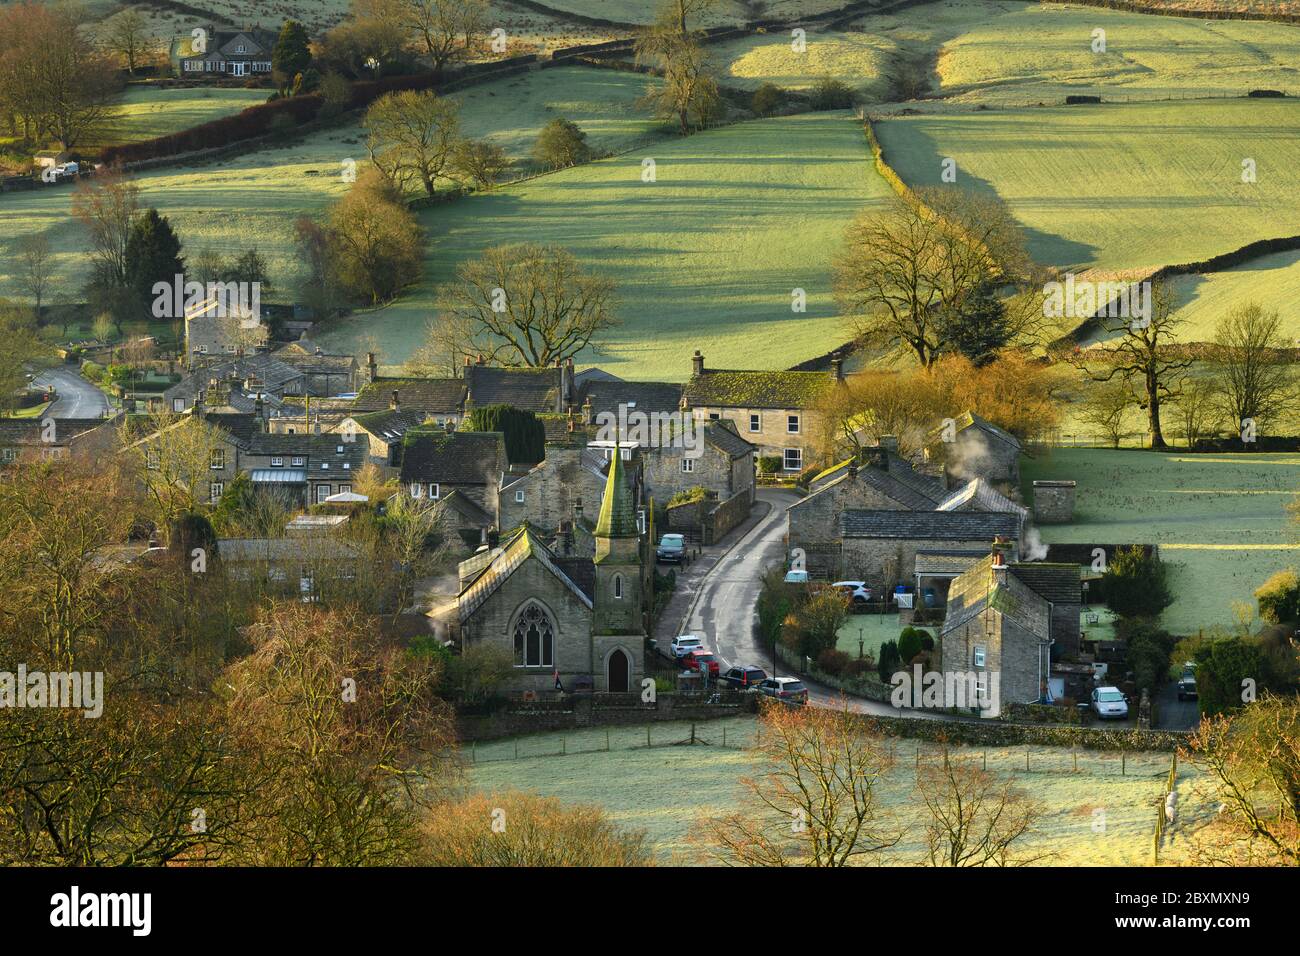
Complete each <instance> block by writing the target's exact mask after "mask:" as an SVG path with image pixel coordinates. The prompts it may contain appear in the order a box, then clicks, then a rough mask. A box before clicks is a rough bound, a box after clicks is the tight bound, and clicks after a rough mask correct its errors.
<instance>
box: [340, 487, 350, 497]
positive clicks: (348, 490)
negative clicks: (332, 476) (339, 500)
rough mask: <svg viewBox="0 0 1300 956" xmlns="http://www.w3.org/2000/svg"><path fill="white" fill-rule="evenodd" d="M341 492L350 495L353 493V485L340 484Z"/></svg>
mask: <svg viewBox="0 0 1300 956" xmlns="http://www.w3.org/2000/svg"><path fill="white" fill-rule="evenodd" d="M339 494H341V495H350V494H352V486H351V485H339Z"/></svg>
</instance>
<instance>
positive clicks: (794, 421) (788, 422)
mask: <svg viewBox="0 0 1300 956" xmlns="http://www.w3.org/2000/svg"><path fill="white" fill-rule="evenodd" d="M801 424H802V423H801V422H800V420H799V416H798V415H789V414H787V415H786V416H785V433H786V434H787V435H798V434H799V428H800V426H801ZM792 425H793V426H794V427H793V428H791V427H790V426H792Z"/></svg>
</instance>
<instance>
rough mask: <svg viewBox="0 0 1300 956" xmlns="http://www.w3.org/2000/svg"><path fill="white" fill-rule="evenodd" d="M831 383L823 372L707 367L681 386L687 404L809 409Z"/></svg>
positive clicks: (697, 405) (831, 380)
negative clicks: (700, 373)
mask: <svg viewBox="0 0 1300 956" xmlns="http://www.w3.org/2000/svg"><path fill="white" fill-rule="evenodd" d="M834 384H835V382H834V380H833V379H832V378H831V377H830V376H829V375H828V374H827V373H825V372H783V371H742V370H738V369H708V368H706V369H705V370H704V374H702V375H693V376H691V378H690V380H689V381H688V382H687V383H686V385H685V387H684V388H683V394H684V395H685V397H686V401H687V404H688V405H690V406H691V407H693V408H694V407H699V406H711V407H728V408H810V407H812V406H813V405H815V404H817V402H818V400H819V399H820V398H821V396H822V394H823V393H824V392H825V391H826V390H827V389H828V388H830V387H832V386H833V385H834Z"/></svg>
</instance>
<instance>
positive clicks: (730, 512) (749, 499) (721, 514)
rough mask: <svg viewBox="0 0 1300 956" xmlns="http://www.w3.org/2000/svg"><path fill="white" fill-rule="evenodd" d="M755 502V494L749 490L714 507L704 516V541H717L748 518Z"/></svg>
mask: <svg viewBox="0 0 1300 956" xmlns="http://www.w3.org/2000/svg"><path fill="white" fill-rule="evenodd" d="M753 504H754V500H753V495H752V494H751V493H750V492H748V491H741V492H737V493H736V494H734V495H732V496H731V497H730V498H728V499H727V500H726V501H724V502H722V504H720V505H718V506H717V507H716V508H714V509H713V510H712V511H711V512H709V513H708V514H707V515H706V516H705V518H704V543H705V544H714V543H716V542H717V541H719V540H720V539H721V538H722V536H723V535H725V534H726V533H727V532H728V531H730V530H731V529H732V528H734V527H736V526H737V525H739V524H740V523H741V522H742V521H744V520H745V519H746V518H748V517H749V509H750V508H751V507H753Z"/></svg>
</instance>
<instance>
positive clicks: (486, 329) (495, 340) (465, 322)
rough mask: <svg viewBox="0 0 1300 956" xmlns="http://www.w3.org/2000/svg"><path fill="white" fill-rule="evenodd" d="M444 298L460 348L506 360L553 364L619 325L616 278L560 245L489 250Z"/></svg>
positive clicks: (462, 269) (540, 365)
mask: <svg viewBox="0 0 1300 956" xmlns="http://www.w3.org/2000/svg"><path fill="white" fill-rule="evenodd" d="M444 299H445V301H447V302H448V308H447V313H448V321H450V322H451V323H453V325H454V326H455V327H456V328H457V329H459V330H460V331H459V333H458V335H456V336H453V338H454V339H455V340H456V341H457V342H460V343H462V344H461V345H460V346H459V347H463V348H466V349H467V350H468V348H469V347H471V346H470V343H472V348H473V349H474V350H475V351H476V352H477V353H478V354H481V355H485V356H487V357H489V358H491V359H494V360H496V361H499V362H502V363H504V364H506V365H524V366H527V367H529V368H545V367H546V366H549V365H554V364H555V363H556V362H559V361H562V360H564V359H568V358H572V357H573V356H575V355H577V354H578V353H579V352H581V351H582V350H583V349H585V348H588V347H589V346H595V345H598V344H599V341H598V340H599V337H600V335H601V333H602V332H605V331H607V330H609V329H611V328H613V327H614V326H615V325H617V324H618V320H617V318H616V317H615V314H614V307H615V298H614V283H613V282H611V281H610V280H609V279H607V278H605V277H604V276H600V275H597V274H595V273H592V272H587V271H586V270H584V269H583V268H582V267H581V265H580V264H579V263H578V260H577V259H575V258H574V257H573V255H572V254H571V253H569V252H566V251H565V250H563V249H558V248H556V247H554V246H538V245H512V246H495V247H493V248H491V249H488V250H487V251H485V252H484V253H483V255H482V256H480V257H479V258H478V259H474V260H470V261H469V262H466V263H464V264H463V265H462V266H461V267H460V268H459V269H458V270H457V274H456V281H455V282H454V283H452V284H451V285H450V286H448V287H447V288H446V290H445V291H444Z"/></svg>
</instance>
